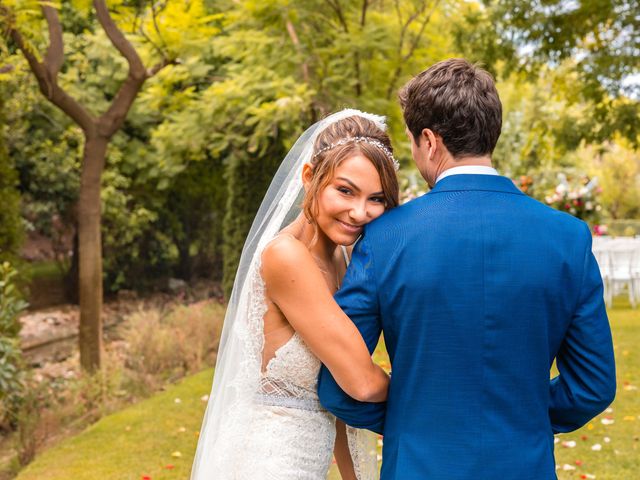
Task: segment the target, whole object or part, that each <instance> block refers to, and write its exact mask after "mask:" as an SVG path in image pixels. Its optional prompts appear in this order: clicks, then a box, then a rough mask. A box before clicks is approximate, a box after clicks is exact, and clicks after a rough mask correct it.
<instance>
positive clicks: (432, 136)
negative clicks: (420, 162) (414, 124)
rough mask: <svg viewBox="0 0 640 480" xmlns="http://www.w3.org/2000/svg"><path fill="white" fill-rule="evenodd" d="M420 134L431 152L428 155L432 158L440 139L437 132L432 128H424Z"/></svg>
mask: <svg viewBox="0 0 640 480" xmlns="http://www.w3.org/2000/svg"><path fill="white" fill-rule="evenodd" d="M420 135H421V137H422V138H421V139H420V141H421V142H424V143H425V146H426V147H427V151H428V152H429V153H428V156H429V158H432V157H433V155H435V153H436V150H437V148H438V139H437V135H436V133H435V132H434V131H433V130H431V129H430V128H424V129H423V130H422V132H421V134H420Z"/></svg>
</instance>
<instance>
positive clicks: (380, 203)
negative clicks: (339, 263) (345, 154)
mask: <svg viewBox="0 0 640 480" xmlns="http://www.w3.org/2000/svg"><path fill="white" fill-rule="evenodd" d="M384 211H385V198H384V194H383V190H382V183H381V182H380V175H379V174H378V171H377V170H376V168H375V167H374V166H373V164H372V163H371V161H370V160H369V159H368V158H367V157H365V156H363V155H362V154H360V153H356V154H354V155H353V156H351V157H349V158H347V159H345V160H343V161H342V162H341V163H340V164H339V165H338V166H337V167H336V169H335V170H334V172H333V177H332V178H331V181H330V182H329V183H328V185H327V186H326V187H325V188H324V189H323V190H321V191H320V193H319V194H318V197H317V216H316V218H315V221H316V223H317V225H318V228H319V230H320V231H321V232H322V233H323V234H324V235H325V236H326V237H328V238H329V239H330V240H331V241H332V242H333V243H335V244H337V245H351V244H352V243H354V242H355V241H356V240H357V239H358V237H359V236H360V234H361V233H362V227H363V226H364V225H365V224H367V223H369V222H370V221H371V220H373V219H375V218H377V217H379V216H380V215H382V214H383V213H384Z"/></svg>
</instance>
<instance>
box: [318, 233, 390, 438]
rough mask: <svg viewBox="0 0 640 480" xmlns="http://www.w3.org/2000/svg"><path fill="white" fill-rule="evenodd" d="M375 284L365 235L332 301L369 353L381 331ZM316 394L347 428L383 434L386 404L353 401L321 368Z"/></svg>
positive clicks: (327, 372)
mask: <svg viewBox="0 0 640 480" xmlns="http://www.w3.org/2000/svg"><path fill="white" fill-rule="evenodd" d="M376 285H377V284H376V278H375V273H374V265H373V257H372V255H371V251H370V249H369V245H368V242H367V240H366V236H365V237H363V238H362V239H360V241H359V242H358V243H357V244H356V246H355V248H354V250H353V257H352V259H351V264H350V265H349V269H348V270H347V274H346V275H345V278H344V281H343V283H342V287H341V288H340V290H339V291H338V293H337V294H336V296H335V298H336V301H337V302H338V305H340V307H341V308H342V310H344V312H345V313H346V314H347V316H348V317H349V318H351V320H352V321H353V322H354V323H355V325H356V327H358V330H359V331H360V334H361V335H362V337H363V338H364V341H365V343H366V344H367V347H368V348H369V353H373V350H374V349H375V348H376V345H377V343H378V339H379V338H380V332H381V331H382V326H381V323H380V314H379V309H378V292H377V286H376ZM318 395H319V396H320V402H321V403H322V405H323V406H324V407H325V408H326V409H327V410H329V411H330V412H331V413H333V414H334V415H335V416H336V417H338V418H340V419H341V420H343V421H344V422H345V423H346V424H347V425H350V426H352V427H356V428H366V429H369V430H373V431H374V432H377V433H382V430H383V426H384V417H385V407H386V403H367V402H359V401H357V400H354V399H353V398H351V397H350V396H349V395H347V394H346V393H344V392H343V391H342V390H341V389H340V387H339V386H338V384H337V383H336V381H335V380H334V379H333V377H332V376H331V373H330V372H329V370H328V369H327V368H326V367H325V366H324V365H323V366H322V369H321V371H320V377H319V379H318Z"/></svg>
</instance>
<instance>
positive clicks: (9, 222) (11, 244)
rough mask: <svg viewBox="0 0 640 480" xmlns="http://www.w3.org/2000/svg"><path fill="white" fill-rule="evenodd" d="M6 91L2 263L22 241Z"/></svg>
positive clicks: (0, 100) (0, 146)
mask: <svg viewBox="0 0 640 480" xmlns="http://www.w3.org/2000/svg"><path fill="white" fill-rule="evenodd" d="M4 98H5V97H4V91H2V90H0V198H1V199H2V208H0V261H1V260H2V259H9V258H11V257H13V256H14V255H15V254H16V253H17V251H18V248H19V247H20V242H21V240H22V220H21V218H20V194H19V192H18V190H17V188H16V187H17V185H18V175H17V172H16V170H15V169H14V165H13V161H12V159H11V157H9V155H8V153H7V148H6V136H7V131H8V130H9V129H8V125H7V124H5V123H4V111H5V108H6V103H5V101H4Z"/></svg>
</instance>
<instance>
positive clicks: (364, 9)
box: [360, 0, 369, 27]
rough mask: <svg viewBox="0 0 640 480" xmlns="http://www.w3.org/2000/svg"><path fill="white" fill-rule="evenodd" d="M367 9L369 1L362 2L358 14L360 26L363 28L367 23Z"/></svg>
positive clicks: (363, 0)
mask: <svg viewBox="0 0 640 480" xmlns="http://www.w3.org/2000/svg"><path fill="white" fill-rule="evenodd" d="M368 8H369V0H362V10H361V12H360V26H361V27H364V24H365V23H366V21H367V9H368Z"/></svg>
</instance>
